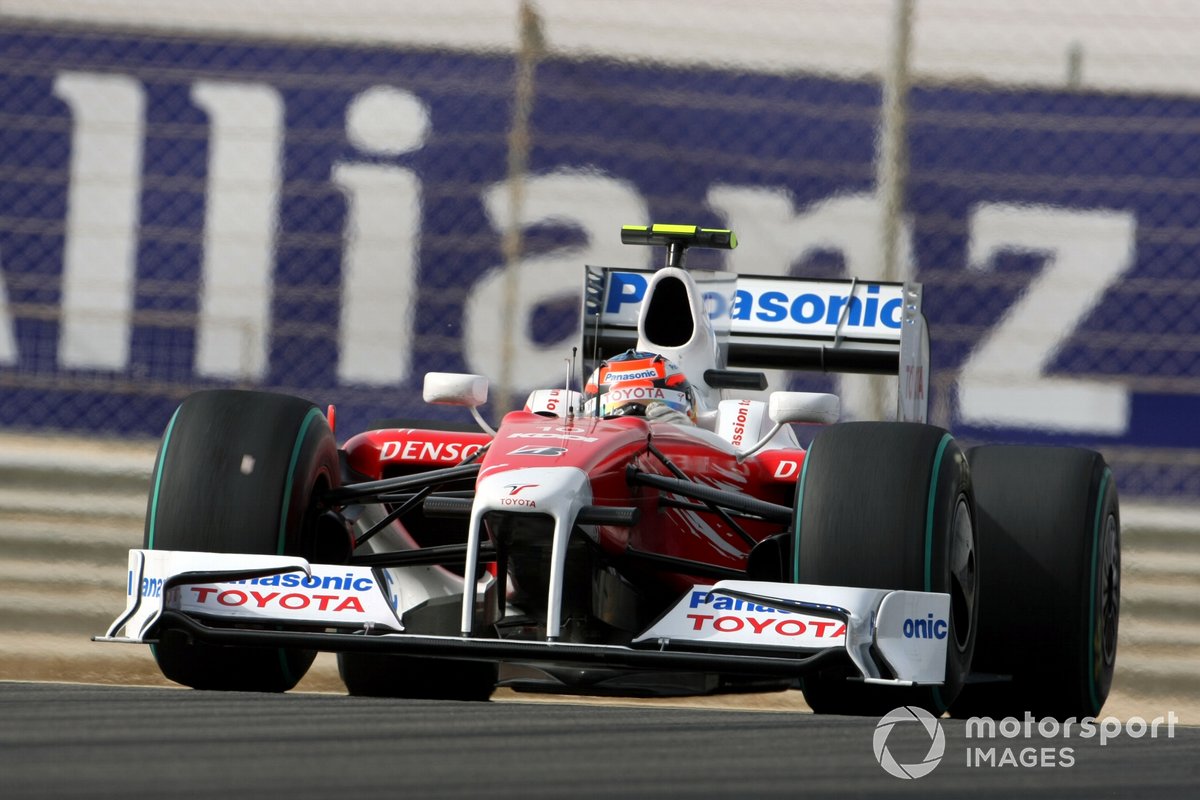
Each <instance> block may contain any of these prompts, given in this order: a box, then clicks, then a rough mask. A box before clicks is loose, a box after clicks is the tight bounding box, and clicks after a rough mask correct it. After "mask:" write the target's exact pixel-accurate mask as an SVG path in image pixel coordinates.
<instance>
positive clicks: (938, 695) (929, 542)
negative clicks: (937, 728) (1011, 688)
mask: <svg viewBox="0 0 1200 800" xmlns="http://www.w3.org/2000/svg"><path fill="white" fill-rule="evenodd" d="M953 440H954V437H953V436H951V435H950V434H948V433H947V434H945V435H943V436H942V441H941V442H939V443H938V449H937V453H936V454H935V455H934V457H933V471H932V472H931V473H930V475H929V498H928V500H927V501H926V504H925V591H927V592H932V591H933V516H934V508H935V503H936V501H937V485H938V476H939V475H940V474H941V471H942V458H943V457H944V456H945V455H946V448H947V447H948V446H949V445H950V442H952V441H953ZM949 646H950V645H949V643H947V644H946V647H947V648H948V647H949ZM933 702H934V703H935V704H936V705H937V707H938V710H939V711H945V710H946V704H945V703H944V702H942V692H941V687H940V686H935V687H933Z"/></svg>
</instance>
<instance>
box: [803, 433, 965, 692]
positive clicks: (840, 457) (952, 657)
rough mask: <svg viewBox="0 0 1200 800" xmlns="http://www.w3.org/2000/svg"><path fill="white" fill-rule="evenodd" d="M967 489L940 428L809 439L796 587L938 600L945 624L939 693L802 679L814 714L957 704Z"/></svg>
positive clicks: (837, 674) (826, 677) (825, 675)
mask: <svg viewBox="0 0 1200 800" xmlns="http://www.w3.org/2000/svg"><path fill="white" fill-rule="evenodd" d="M971 484H972V481H971V473H970V470H969V468H968V466H967V460H966V458H965V457H964V456H963V453H962V451H961V450H960V449H959V447H958V445H957V444H956V443H955V442H954V439H953V438H952V437H951V436H950V434H948V433H947V432H946V431H944V430H942V429H941V428H937V427H934V426H931V425H922V424H918V423H905V422H851V423H842V424H839V425H833V426H831V427H829V428H826V429H824V430H823V431H821V433H819V434H818V435H817V437H816V439H815V440H814V441H813V444H812V446H811V447H810V448H809V450H808V453H807V455H806V457H805V459H804V468H803V470H802V472H801V476H800V480H799V481H798V483H797V487H796V524H795V536H794V538H793V543H792V545H793V549H792V555H793V567H794V575H795V579H796V581H797V582H798V583H814V584H824V585H830V586H861V587H867V588H873V589H906V590H911V591H925V592H946V593H948V594H949V595H950V620H949V623H950V624H949V632H948V635H947V642H946V645H947V646H946V678H945V683H944V684H943V685H942V686H937V687H928V686H919V687H891V686H881V685H871V684H864V683H862V682H861V681H860V680H847V677H853V678H857V677H858V676H857V674H856V673H854V674H851V673H850V672H848V671H847V670H846V669H845V668H844V667H843V668H840V669H834V670H832V671H828V672H821V673H817V674H815V675H807V676H805V678H804V680H803V689H804V697H805V700H806V701H807V702H808V704H809V706H811V707H812V709H813V711H814V712H816V713H818V714H854V715H871V716H880V715H882V714H885V713H886V712H888V711H890V710H891V709H893V708H896V707H897V706H904V705H916V706H921V707H922V708H925V709H927V710H928V711H930V712H931V713H933V714H935V715H940V714H941V713H942V712H944V711H945V710H946V708H947V706H948V704H949V703H950V702H951V701H952V700H953V699H954V698H955V696H957V694H958V693H959V691H960V690H961V688H962V685H963V682H964V681H965V679H966V677H967V673H968V671H969V670H970V667H971V658H972V654H973V652H974V649H975V637H976V629H977V627H978V624H977V617H978V603H977V602H976V598H977V586H978V575H979V559H978V558H977V553H978V550H977V540H976V532H975V525H974V520H975V501H974V497H973V494H972V486H971Z"/></svg>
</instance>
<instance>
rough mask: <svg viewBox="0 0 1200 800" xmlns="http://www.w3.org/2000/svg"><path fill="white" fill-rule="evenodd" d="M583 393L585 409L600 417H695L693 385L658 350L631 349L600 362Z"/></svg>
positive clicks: (692, 420) (689, 418) (690, 419)
mask: <svg viewBox="0 0 1200 800" xmlns="http://www.w3.org/2000/svg"><path fill="white" fill-rule="evenodd" d="M583 397H584V406H583V407H584V411H585V412H586V413H588V414H591V415H594V416H598V417H624V416H635V417H661V418H666V419H669V418H672V417H673V418H674V419H675V420H678V421H681V422H682V421H684V419H683V418H684V417H686V418H687V420H688V421H691V422H695V421H696V401H695V394H694V393H693V392H692V385H691V384H690V383H688V380H687V377H686V376H685V375H684V374H683V372H682V371H681V370H680V369H679V367H678V366H677V365H676V364H674V363H672V362H670V361H668V360H667V359H666V358H664V357H662V356H660V355H658V354H657V353H647V352H640V351H637V350H628V351H626V352H624V353H622V354H621V355H619V356H615V357H613V358H610V359H608V360H607V361H603V362H601V363H600V366H599V368H597V369H596V371H595V372H593V373H592V376H591V377H590V378H588V381H587V385H586V386H584V387H583ZM672 412H674V413H672Z"/></svg>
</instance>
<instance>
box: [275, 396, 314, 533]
mask: <svg viewBox="0 0 1200 800" xmlns="http://www.w3.org/2000/svg"><path fill="white" fill-rule="evenodd" d="M320 415H321V412H320V411H319V410H317V409H316V408H312V409H309V412H308V414H307V415H306V416H305V417H304V421H303V422H301V423H300V432H299V433H298V434H296V442H295V444H293V445H292V459H291V461H289V462H288V471H287V476H286V477H285V478H284V484H283V508H281V509H280V511H279V538H278V541H277V542H276V546H275V555H279V556H281V555H283V549H284V545H285V544H286V543H287V518H288V508H289V507H290V506H291V504H292V484H293V482H294V480H293V479H294V478H295V475H296V462H298V461H299V460H300V450H301V449H302V448H303V447H304V439H305V437H306V436H308V426H309V425H311V424H312V421H313V420H314V419H316V418H317V417H319V416H320Z"/></svg>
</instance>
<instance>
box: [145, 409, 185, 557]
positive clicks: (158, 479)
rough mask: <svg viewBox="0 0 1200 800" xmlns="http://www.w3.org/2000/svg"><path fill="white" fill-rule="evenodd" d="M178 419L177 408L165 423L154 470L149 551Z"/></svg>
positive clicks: (152, 545)
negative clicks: (172, 437) (170, 446)
mask: <svg viewBox="0 0 1200 800" xmlns="http://www.w3.org/2000/svg"><path fill="white" fill-rule="evenodd" d="M180 408H182V406H180ZM178 417H179V409H178V408H177V409H175V413H174V414H172V415H171V421H170V422H168V423H167V430H166V432H165V433H164V434H163V443H162V453H161V454H160V455H159V457H158V464H157V466H156V468H155V470H154V491H153V494H151V496H150V535H149V536H147V537H146V539H147V541H146V546H147V547H149V549H151V550H153V549H154V535H155V525H156V524H157V523H158V492H159V489H160V488H161V487H162V474H163V468H164V467H165V466H166V463H167V447H168V446H169V445H170V444H171V431H172V430H174V429H175V420H176V419H178Z"/></svg>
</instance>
